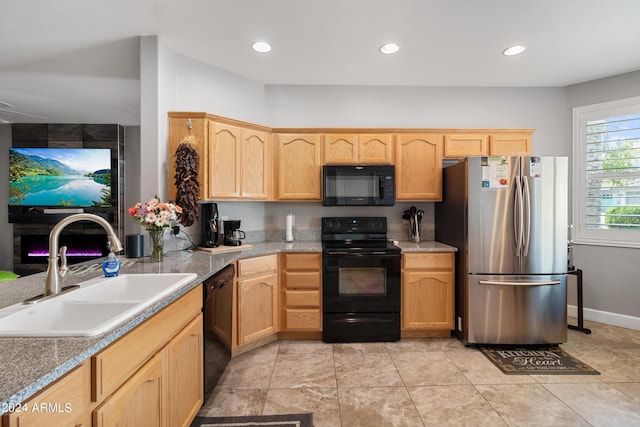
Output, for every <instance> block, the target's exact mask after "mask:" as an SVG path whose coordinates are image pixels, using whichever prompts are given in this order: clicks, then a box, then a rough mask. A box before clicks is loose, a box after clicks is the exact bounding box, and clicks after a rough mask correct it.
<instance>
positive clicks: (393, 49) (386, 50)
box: [380, 43, 400, 55]
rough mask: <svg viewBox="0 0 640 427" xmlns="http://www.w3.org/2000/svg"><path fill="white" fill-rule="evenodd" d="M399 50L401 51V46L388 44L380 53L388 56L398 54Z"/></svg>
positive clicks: (383, 46)
mask: <svg viewBox="0 0 640 427" xmlns="http://www.w3.org/2000/svg"><path fill="white" fill-rule="evenodd" d="M398 50H400V46H398V45H397V44H395V43H386V44H383V45H382V46H380V52H382V53H384V54H386V55H389V54H392V53H396V52H397V51H398Z"/></svg>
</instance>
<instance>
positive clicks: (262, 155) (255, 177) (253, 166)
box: [240, 129, 272, 200]
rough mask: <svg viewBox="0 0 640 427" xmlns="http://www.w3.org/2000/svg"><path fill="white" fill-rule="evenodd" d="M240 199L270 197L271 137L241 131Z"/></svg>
mask: <svg viewBox="0 0 640 427" xmlns="http://www.w3.org/2000/svg"><path fill="white" fill-rule="evenodd" d="M241 135H242V155H241V165H240V169H241V170H242V180H241V186H242V194H241V195H242V198H243V199H253V200H269V198H270V197H271V178H272V176H271V159H272V157H271V135H270V134H269V133H268V132H265V131H259V130H253V129H242V132H241Z"/></svg>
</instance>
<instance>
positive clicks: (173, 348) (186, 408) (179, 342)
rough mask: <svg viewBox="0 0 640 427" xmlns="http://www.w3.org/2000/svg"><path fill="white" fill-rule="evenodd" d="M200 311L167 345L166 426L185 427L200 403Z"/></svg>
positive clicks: (201, 388)
mask: <svg viewBox="0 0 640 427" xmlns="http://www.w3.org/2000/svg"><path fill="white" fill-rule="evenodd" d="M202 343H203V336H202V314H201V315H199V316H198V317H196V318H195V319H194V320H193V321H192V322H191V323H190V324H189V325H188V326H187V327H186V328H184V329H183V330H182V332H180V333H179V334H178V335H176V337H175V338H174V339H172V340H171V342H169V344H168V345H167V348H166V352H167V354H166V357H167V380H168V389H169V392H168V396H167V400H166V402H167V406H168V412H169V414H168V425H170V426H176V427H177V426H183V427H188V426H189V425H191V421H193V419H194V418H195V416H196V415H197V414H198V410H200V406H202V403H203V400H204V396H203V393H204V392H203V384H202V382H203V375H204V372H203V365H202V364H203V349H202Z"/></svg>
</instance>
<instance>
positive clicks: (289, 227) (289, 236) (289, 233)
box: [284, 212, 295, 242]
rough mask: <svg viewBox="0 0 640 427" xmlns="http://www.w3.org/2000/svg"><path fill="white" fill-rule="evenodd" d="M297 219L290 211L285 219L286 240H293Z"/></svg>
mask: <svg viewBox="0 0 640 427" xmlns="http://www.w3.org/2000/svg"><path fill="white" fill-rule="evenodd" d="M294 221H295V216H294V215H293V214H292V213H291V212H289V213H288V214H287V219H286V221H285V237H284V240H285V241H287V242H293V223H294Z"/></svg>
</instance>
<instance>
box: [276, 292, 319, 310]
mask: <svg viewBox="0 0 640 427" xmlns="http://www.w3.org/2000/svg"><path fill="white" fill-rule="evenodd" d="M284 305H285V306H287V307H308V306H316V307H319V306H320V291H290V290H288V289H287V290H285V291H284Z"/></svg>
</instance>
